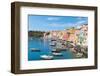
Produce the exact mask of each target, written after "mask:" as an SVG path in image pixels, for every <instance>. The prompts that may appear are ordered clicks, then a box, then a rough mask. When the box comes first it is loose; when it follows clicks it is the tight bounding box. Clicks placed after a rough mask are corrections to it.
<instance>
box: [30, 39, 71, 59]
mask: <svg viewBox="0 0 100 76" xmlns="http://www.w3.org/2000/svg"><path fill="white" fill-rule="evenodd" d="M49 43H50V41H49V40H44V39H40V38H29V40H28V60H29V61H31V60H43V59H41V58H40V56H41V55H52V52H51V51H52V47H51V46H50V45H49ZM31 48H36V49H39V50H40V51H35V52H32V51H31ZM61 53H62V56H54V58H53V60H55V59H72V58H73V54H72V52H70V51H68V50H67V51H62V52H61Z"/></svg>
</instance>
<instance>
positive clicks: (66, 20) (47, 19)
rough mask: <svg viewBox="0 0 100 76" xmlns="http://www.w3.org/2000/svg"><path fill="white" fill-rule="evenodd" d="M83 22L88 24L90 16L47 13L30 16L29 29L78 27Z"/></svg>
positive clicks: (45, 29) (46, 29)
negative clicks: (50, 14)
mask: <svg viewBox="0 0 100 76" xmlns="http://www.w3.org/2000/svg"><path fill="white" fill-rule="evenodd" d="M82 24H88V17H80V16H47V15H29V16H28V27H29V28H28V30H29V31H51V30H64V29H68V28H70V27H78V26H80V25H82Z"/></svg>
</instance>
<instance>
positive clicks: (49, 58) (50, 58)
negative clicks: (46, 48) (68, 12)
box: [40, 55, 53, 60]
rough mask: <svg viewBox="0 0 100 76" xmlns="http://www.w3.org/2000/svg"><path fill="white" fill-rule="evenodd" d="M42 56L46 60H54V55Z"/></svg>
mask: <svg viewBox="0 0 100 76" xmlns="http://www.w3.org/2000/svg"><path fill="white" fill-rule="evenodd" d="M40 57H41V58H42V59H44V60H52V59H53V56H52V55H41V56H40Z"/></svg>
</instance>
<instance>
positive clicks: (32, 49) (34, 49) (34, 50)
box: [30, 48, 40, 52]
mask: <svg viewBox="0 0 100 76" xmlns="http://www.w3.org/2000/svg"><path fill="white" fill-rule="evenodd" d="M30 50H31V51H32V52H36V51H38V52H39V51H40V50H39V49H37V48H30Z"/></svg>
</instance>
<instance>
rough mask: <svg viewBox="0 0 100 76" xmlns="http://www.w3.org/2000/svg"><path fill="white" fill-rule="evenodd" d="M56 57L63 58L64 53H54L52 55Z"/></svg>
mask: <svg viewBox="0 0 100 76" xmlns="http://www.w3.org/2000/svg"><path fill="white" fill-rule="evenodd" d="M52 54H53V55H54V56H63V55H62V53H57V52H53V53H52Z"/></svg>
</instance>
